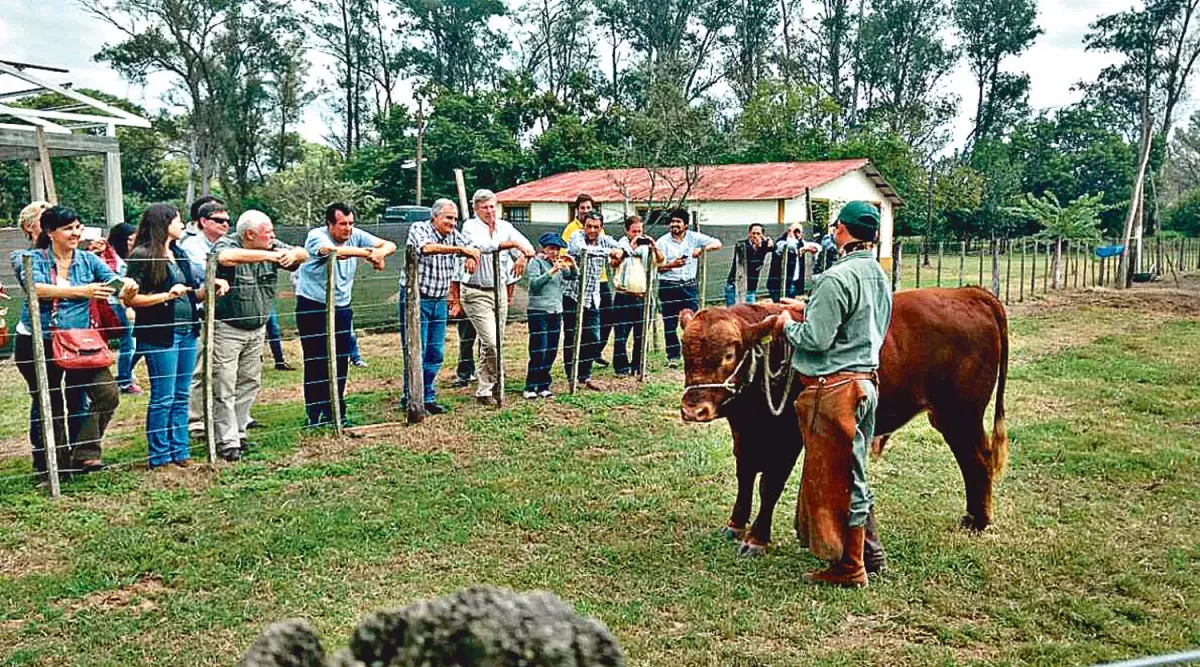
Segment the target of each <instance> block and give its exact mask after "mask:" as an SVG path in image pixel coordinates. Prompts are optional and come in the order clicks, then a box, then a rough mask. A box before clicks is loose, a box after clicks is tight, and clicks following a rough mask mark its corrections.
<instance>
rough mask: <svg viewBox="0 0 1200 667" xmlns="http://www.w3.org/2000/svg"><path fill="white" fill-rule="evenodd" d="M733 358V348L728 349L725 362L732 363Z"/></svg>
mask: <svg viewBox="0 0 1200 667" xmlns="http://www.w3.org/2000/svg"><path fill="white" fill-rule="evenodd" d="M733 358H734V354H733V350H728V351H726V352H725V363H727V364H732V363H733Z"/></svg>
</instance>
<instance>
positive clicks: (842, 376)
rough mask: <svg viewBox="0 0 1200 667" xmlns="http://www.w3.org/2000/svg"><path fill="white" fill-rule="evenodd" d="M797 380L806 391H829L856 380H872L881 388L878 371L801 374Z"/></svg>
mask: <svg viewBox="0 0 1200 667" xmlns="http://www.w3.org/2000/svg"><path fill="white" fill-rule="evenodd" d="M796 379H798V380H800V384H801V385H803V386H804V388H805V389H808V388H809V387H817V388H818V389H828V388H830V387H837V386H840V385H843V384H846V383H847V382H854V381H856V380H870V381H871V382H873V383H874V384H875V386H879V372H878V371H871V372H870V373H862V372H856V371H840V372H837V373H830V374H829V375H802V374H800V373H796Z"/></svg>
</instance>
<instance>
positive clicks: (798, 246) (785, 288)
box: [767, 222, 821, 303]
mask: <svg viewBox="0 0 1200 667" xmlns="http://www.w3.org/2000/svg"><path fill="white" fill-rule="evenodd" d="M820 250H821V246H820V245H818V244H816V243H811V242H809V241H805V240H804V228H803V227H802V226H801V225H800V223H798V222H793V223H792V224H791V225H790V226H788V230H787V231H786V232H784V233H783V235H782V236H780V237H779V238H778V239H777V240H776V241H775V244H774V252H773V254H772V255H771V266H770V268H768V269H767V295H768V296H770V297H771V300H772V301H774V302H776V303H778V302H779V300H780V299H782V298H785V297H786V298H789V299H790V298H792V297H795V296H798V295H800V294H803V293H804V263H805V262H806V261H812V258H805V257H804V255H805V254H809V255H813V256H815V255H816V254H817V253H818V252H820ZM785 257H786V258H787V259H786V263H787V265H786V266H784V258H785Z"/></svg>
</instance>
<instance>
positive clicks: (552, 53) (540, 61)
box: [521, 0, 599, 107]
mask: <svg viewBox="0 0 1200 667" xmlns="http://www.w3.org/2000/svg"><path fill="white" fill-rule="evenodd" d="M521 18H522V23H523V24H524V25H525V28H526V31H527V32H526V39H524V40H522V42H521V50H522V52H521V63H522V65H521V67H522V70H523V71H524V72H527V73H528V74H529V76H530V78H531V79H532V80H533V81H534V82H535V84H536V85H538V86H540V87H541V88H543V89H544V90H546V91H547V92H549V93H550V94H551V96H552V97H553V99H554V100H556V101H558V102H561V103H562V104H563V105H565V106H566V107H577V106H580V105H584V104H590V103H591V98H592V97H593V96H594V95H593V93H592V92H591V91H592V89H593V88H594V87H595V82H596V80H597V79H598V78H599V70H598V68H597V66H596V49H595V45H594V44H593V43H591V42H590V40H589V39H588V38H587V37H586V35H587V34H588V32H589V30H590V27H591V24H592V14H591V8H590V6H589V5H588V3H586V2H579V1H578V0H531V1H530V2H529V5H528V7H527V9H526V11H525V12H524V13H523V15H522V17H521Z"/></svg>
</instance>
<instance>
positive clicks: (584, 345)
mask: <svg viewBox="0 0 1200 667" xmlns="http://www.w3.org/2000/svg"><path fill="white" fill-rule="evenodd" d="M578 311H579V303H578V302H577V301H575V299H572V298H571V297H569V296H564V297H563V314H562V320H563V334H564V336H563V368H564V370H565V371H566V374H567V378H568V379H570V377H571V362H572V361H573V360H574V359H575V335H576V334H575V327H576V326H582V327H583V335H582V336H581V337H580V339H579V384H583V383H584V382H586V381H588V380H589V379H591V377H592V362H594V361H595V360H596V358H597V357H599V356H600V310H599V309H596V308H584V309H583V318H582V319H583V324H582V325H580V324H579V316H578Z"/></svg>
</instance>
